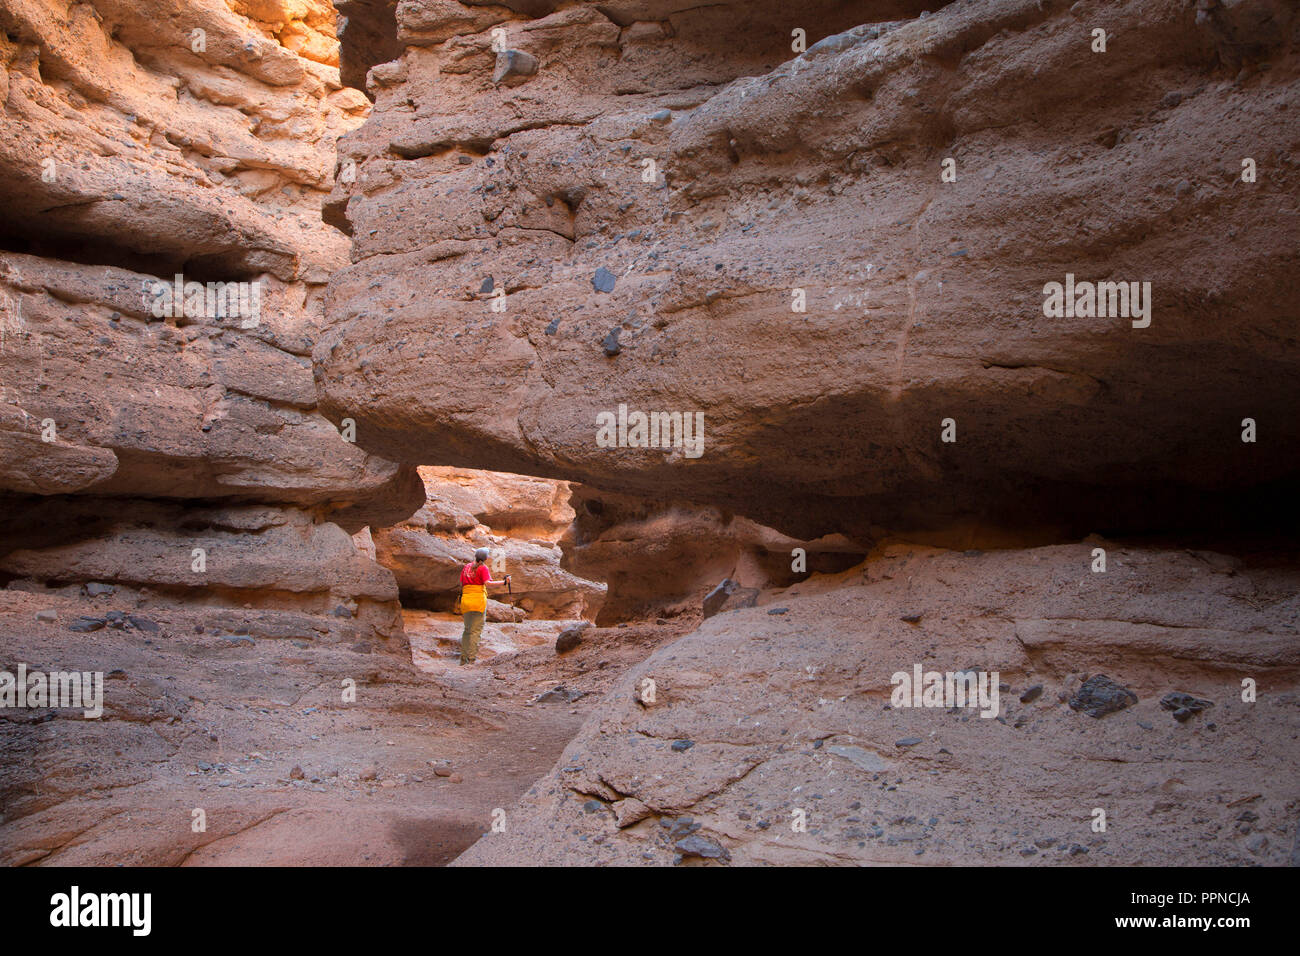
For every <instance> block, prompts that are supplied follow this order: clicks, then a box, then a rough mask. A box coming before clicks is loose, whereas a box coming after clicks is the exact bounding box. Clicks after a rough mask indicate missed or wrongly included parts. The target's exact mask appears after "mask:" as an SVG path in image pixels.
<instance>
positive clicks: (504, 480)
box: [372, 467, 606, 620]
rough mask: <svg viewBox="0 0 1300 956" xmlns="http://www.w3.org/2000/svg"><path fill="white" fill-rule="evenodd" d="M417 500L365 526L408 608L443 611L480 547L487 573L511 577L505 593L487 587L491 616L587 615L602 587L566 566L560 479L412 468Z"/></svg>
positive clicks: (568, 515) (569, 518)
mask: <svg viewBox="0 0 1300 956" xmlns="http://www.w3.org/2000/svg"><path fill="white" fill-rule="evenodd" d="M420 476H421V478H422V479H423V480H424V486H425V491H426V494H427V496H428V497H427V500H426V501H425V504H424V507H422V508H421V509H420V510H419V511H417V512H416V513H415V514H413V515H412V516H411V517H409V518H408V519H406V520H405V521H403V522H402V523H400V524H398V525H395V526H393V527H389V528H382V529H378V530H374V531H372V537H373V540H374V547H375V555H376V559H377V560H378V561H379V563H380V564H382V565H383V566H384V567H386V568H389V569H391V570H392V572H393V574H394V576H395V577H396V580H397V584H398V587H400V588H401V589H402V592H403V593H404V595H405V596H406V600H405V601H404V603H405V604H407V605H408V606H426V607H431V608H434V609H437V610H444V611H445V610H449V609H450V607H451V605H452V603H453V602H454V601H455V598H456V594H457V593H458V592H459V590H460V570H461V568H462V567H464V565H465V564H466V563H467V562H470V561H473V560H474V552H475V551H476V550H477V549H479V548H488V549H490V550H491V552H492V555H491V558H490V559H489V562H488V563H489V565H490V566H491V568H492V572H493V577H494V578H496V579H497V580H501V579H503V578H504V576H505V575H507V574H509V575H510V576H511V589H512V591H511V593H509V594H508V595H507V596H501V595H498V594H497V593H496V592H493V597H499V598H500V600H499V601H492V600H490V603H489V609H488V616H489V619H491V620H522V619H523V618H524V617H525V616H527V617H528V618H531V619H547V620H573V619H580V618H587V619H590V620H594V619H595V617H596V614H597V613H598V612H599V611H600V608H601V604H602V603H603V602H604V600H605V592H606V586H605V584H603V583H602V582H600V581H593V580H587V579H585V578H582V577H579V576H577V575H575V574H571V573H569V572H568V571H566V570H565V569H564V568H563V567H562V566H561V562H562V559H563V552H562V550H561V546H560V544H559V539H560V537H561V536H562V535H563V534H564V533H565V532H566V531H567V530H568V528H569V527H570V526H571V525H572V523H573V516H574V515H573V509H572V508H571V507H569V485H568V483H567V482H561V481H552V480H549V479H545V478H528V477H525V476H522V475H507V474H498V473H493V472H481V471H472V470H466V469H458V468H443V467H425V468H421V469H420Z"/></svg>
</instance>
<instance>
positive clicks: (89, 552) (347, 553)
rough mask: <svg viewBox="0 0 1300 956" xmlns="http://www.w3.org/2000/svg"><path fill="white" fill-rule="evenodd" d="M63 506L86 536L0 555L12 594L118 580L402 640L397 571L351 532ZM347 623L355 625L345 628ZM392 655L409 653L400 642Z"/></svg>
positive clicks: (219, 515)
mask: <svg viewBox="0 0 1300 956" xmlns="http://www.w3.org/2000/svg"><path fill="white" fill-rule="evenodd" d="M61 506H62V508H63V509H64V514H63V516H62V519H63V520H64V521H65V522H67V523H68V524H70V525H75V526H76V527H77V528H78V529H79V530H78V533H77V534H76V536H75V537H74V539H73V540H72V541H69V542H68V543H61V544H48V543H46V542H42V541H40V540H39V539H36V540H34V541H33V544H34V545H37V546H36V547H33V548H30V549H23V548H20V549H17V550H14V551H11V552H10V553H8V554H6V555H4V556H0V574H3V575H4V576H6V578H13V579H16V580H11V581H10V585H9V586H10V587H15V586H29V587H35V586H37V585H39V584H45V585H47V586H57V587H63V586H67V585H83V584H87V583H90V582H112V583H114V584H117V585H123V586H125V587H126V588H129V589H133V590H136V591H139V590H141V589H144V590H146V591H148V592H154V593H155V594H156V596H157V599H158V600H159V601H161V602H162V603H180V604H192V605H220V604H228V605H234V606H239V605H242V606H243V607H245V608H248V607H256V608H259V609H263V610H272V611H294V612H297V613H298V614H299V615H312V614H316V615H322V616H325V615H328V616H330V617H333V618H335V619H338V620H337V621H336V622H334V625H332V626H330V627H328V628H323V629H325V630H328V631H330V633H336V632H340V631H345V632H346V636H348V637H350V638H351V639H352V640H373V639H376V638H377V639H380V640H384V639H388V638H392V637H398V638H400V636H401V632H402V628H401V618H400V615H399V609H398V604H397V584H396V582H395V581H394V580H393V575H392V573H391V572H390V571H388V570H387V569H386V568H382V567H380V566H379V565H377V564H375V562H374V561H372V560H370V559H369V558H367V557H365V556H363V555H362V554H360V553H359V552H358V551H357V549H356V547H355V546H354V544H353V542H352V538H351V537H350V536H349V535H348V533H347V532H346V531H344V530H343V529H342V528H340V527H338V526H337V525H334V524H328V523H319V522H317V521H315V520H314V519H313V517H312V516H311V515H310V514H307V513H305V512H302V511H296V510H293V509H281V508H270V507H264V506H247V507H230V508H222V509H205V508H194V507H189V508H182V507H178V506H175V505H164V504H151V503H143V502H141V503H136V504H135V505H134V506H133V507H131V508H129V509H124V508H123V507H122V505H121V504H119V503H114V502H110V501H105V500H103V499H88V500H84V501H82V500H77V501H74V502H65V503H62V505H61ZM41 545H44V546H41ZM194 549H201V551H202V560H201V561H198V562H196V556H195V550H194ZM345 622H347V623H350V624H351V627H350V628H346V629H343V628H341V627H340V626H339V625H342V624H343V623H345ZM295 636H299V637H310V636H312V635H311V634H310V633H308V634H299V635H295ZM380 646H383V645H380ZM391 649H392V650H394V651H397V652H402V651H403V650H404V648H403V647H402V646H401V644H400V642H397V643H395V644H394V645H393V646H392V648H391Z"/></svg>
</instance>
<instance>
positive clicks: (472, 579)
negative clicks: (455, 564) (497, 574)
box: [460, 564, 492, 584]
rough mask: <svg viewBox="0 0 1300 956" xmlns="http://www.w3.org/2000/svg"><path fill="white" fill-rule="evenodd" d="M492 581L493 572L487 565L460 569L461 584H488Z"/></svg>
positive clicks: (475, 565)
mask: <svg viewBox="0 0 1300 956" xmlns="http://www.w3.org/2000/svg"><path fill="white" fill-rule="evenodd" d="M491 580H492V572H491V571H489V570H488V566H487V565H486V564H467V565H465V566H464V567H463V568H461V569H460V583H461V584H487V583H489V582H490V581H491Z"/></svg>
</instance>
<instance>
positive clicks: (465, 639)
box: [460, 548, 510, 664]
mask: <svg viewBox="0 0 1300 956" xmlns="http://www.w3.org/2000/svg"><path fill="white" fill-rule="evenodd" d="M487 559H488V549H487V548H479V549H478V550H477V551H475V552H474V563H473V564H467V565H465V566H464V567H463V568H461V569H460V610H461V614H462V615H463V616H464V618H465V630H464V631H463V632H462V633H461V636H460V662H461V663H462V664H473V663H474V658H476V657H477V656H478V641H479V638H480V637H481V636H482V634H483V621H484V619H485V618H486V617H487V589H488V587H489V586H493V587H508V586H509V582H510V575H508V574H507V575H506V577H505V580H504V581H493V580H492V569H491V568H489V567H488V566H487Z"/></svg>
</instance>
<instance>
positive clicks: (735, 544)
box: [560, 485, 866, 622]
mask: <svg viewBox="0 0 1300 956" xmlns="http://www.w3.org/2000/svg"><path fill="white" fill-rule="evenodd" d="M573 487H574V491H573V507H574V511H575V513H576V517H575V521H574V524H573V526H572V529H571V530H570V531H569V532H568V533H567V534H566V535H565V536H564V538H563V539H562V540H561V542H560V543H561V545H562V546H563V548H564V555H565V566H566V567H568V568H569V569H570V570H572V571H574V572H575V573H577V574H581V575H584V576H587V577H594V578H599V579H600V580H603V581H606V582H607V583H608V585H609V595H608V597H607V598H606V601H605V604H604V605H603V607H602V608H601V620H602V622H605V621H619V620H624V619H630V618H646V617H655V616H659V615H667V616H670V617H674V618H676V617H679V616H686V617H688V618H689V617H692V616H695V617H698V615H699V613H700V609H701V600H702V598H703V597H704V595H705V594H706V593H707V592H708V591H709V590H710V589H711V588H713V587H715V586H716V585H717V584H718V583H719V582H720V581H722V580H723V579H724V578H732V579H734V580H736V581H737V582H739V584H740V585H741V586H742V587H744V588H772V587H784V586H786V585H789V584H793V583H794V582H795V581H798V580H800V579H802V578H804V577H806V575H807V573H808V572H818V571H820V572H831V571H842V570H844V569H845V568H848V567H851V566H852V565H854V564H857V563H858V562H859V561H861V560H862V558H863V557H864V556H865V554H866V549H865V548H863V547H862V546H861V545H858V544H855V543H854V542H853V541H851V540H849V539H848V538H846V537H844V536H843V535H839V534H836V535H827V536H826V537H824V538H821V539H818V540H815V541H800V540H798V539H796V538H792V537H790V536H788V535H784V534H781V533H780V532H778V531H775V530H773V529H771V528H767V527H764V526H763V525H760V524H757V523H755V522H753V521H750V520H749V519H747V518H743V517H739V516H736V515H727V514H724V513H723V512H721V511H719V510H718V509H716V508H702V507H693V506H691V505H688V504H684V503H681V502H664V501H655V500H652V499H645V498H635V497H632V496H630V495H620V494H615V493H609V492H602V491H598V490H596V489H593V488H588V487H586V486H583V485H575V486H573ZM800 550H802V554H799V553H798V552H799V551H800Z"/></svg>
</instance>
